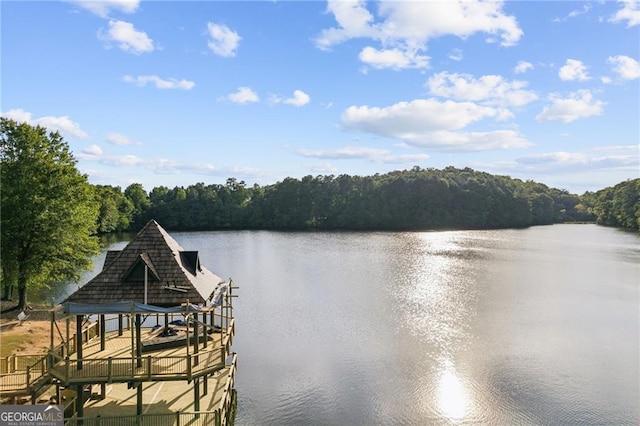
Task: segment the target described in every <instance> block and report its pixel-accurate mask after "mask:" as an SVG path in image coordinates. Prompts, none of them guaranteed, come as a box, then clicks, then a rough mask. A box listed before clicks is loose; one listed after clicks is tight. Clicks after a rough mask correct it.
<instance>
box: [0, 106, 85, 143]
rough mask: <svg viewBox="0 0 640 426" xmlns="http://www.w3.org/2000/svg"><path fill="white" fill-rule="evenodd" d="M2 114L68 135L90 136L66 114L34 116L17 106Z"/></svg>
mask: <svg viewBox="0 0 640 426" xmlns="http://www.w3.org/2000/svg"><path fill="white" fill-rule="evenodd" d="M2 116H3V117H6V118H10V119H12V120H15V121H19V122H26V123H29V124H31V125H40V126H42V127H46V128H47V129H49V130H52V131H58V132H60V133H62V134H63V135H66V136H74V137H76V138H79V139H86V138H88V137H89V135H88V134H87V132H85V131H84V130H82V129H81V128H80V125H79V124H78V123H77V122H75V121H73V120H71V119H70V118H69V117H68V116H66V115H64V116H60V117H54V116H45V117H40V118H33V117H32V115H31V113H30V112H28V111H25V110H23V109H21V108H17V109H11V110H9V111H5V112H3V113H2Z"/></svg>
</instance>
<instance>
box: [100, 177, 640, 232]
mask: <svg viewBox="0 0 640 426" xmlns="http://www.w3.org/2000/svg"><path fill="white" fill-rule="evenodd" d="M96 194H97V201H98V202H99V203H100V206H101V207H100V216H99V219H98V232H99V233H101V234H104V233H112V232H124V231H137V230H138V229H140V227H141V226H142V225H144V224H145V223H146V222H147V221H148V220H149V219H151V218H153V219H156V220H157V221H158V222H159V223H161V224H162V226H163V227H165V228H167V229H169V230H185V231H186V230H194V231H195V230H197V231H202V230H219V229H278V230H310V229H318V230H423V229H446V228H457V229H488V228H510V227H526V226H531V225H543V224H552V223H561V222H583V221H587V222H593V221H595V222H597V223H600V224H603V225H607V226H616V227H624V228H630V229H636V230H637V229H638V228H639V224H640V179H634V180H628V181H625V182H622V183H620V184H618V185H616V186H614V187H609V188H605V189H602V190H600V191H598V192H595V193H592V192H586V193H584V194H582V195H576V194H571V193H569V192H568V191H566V190H562V189H556V188H549V187H548V186H546V185H544V184H541V183H537V182H533V181H522V180H519V179H513V178H511V177H508V176H496V175H491V174H489V173H484V172H478V171H475V170H472V169H469V168H465V169H457V168H454V167H447V168H445V169H442V170H438V169H422V168H419V167H414V168H413V169H411V170H404V171H395V172H391V173H387V174H376V175H374V176H364V177H361V176H349V175H339V176H333V175H328V176H316V177H313V176H305V177H304V178H302V179H294V178H286V179H284V180H283V181H281V182H278V183H276V184H273V185H268V186H259V185H254V186H253V187H247V186H246V185H245V183H244V182H243V181H238V180H236V179H235V178H229V179H227V182H226V184H224V185H221V184H211V185H205V184H204V183H197V184H195V185H190V186H188V187H186V188H185V187H181V186H180V187H174V188H172V189H170V188H167V187H165V186H160V187H156V188H153V189H152V190H151V191H150V192H149V193H147V192H146V191H145V189H144V188H143V187H142V185H140V184H132V185H130V186H128V187H127V188H126V189H125V190H124V191H122V189H121V188H120V187H113V186H105V185H97V186H96Z"/></svg>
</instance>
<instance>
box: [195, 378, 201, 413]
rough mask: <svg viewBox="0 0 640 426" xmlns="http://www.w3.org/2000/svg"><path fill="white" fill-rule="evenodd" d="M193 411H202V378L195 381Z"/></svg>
mask: <svg viewBox="0 0 640 426" xmlns="http://www.w3.org/2000/svg"><path fill="white" fill-rule="evenodd" d="M193 411H200V378H197V379H194V380H193Z"/></svg>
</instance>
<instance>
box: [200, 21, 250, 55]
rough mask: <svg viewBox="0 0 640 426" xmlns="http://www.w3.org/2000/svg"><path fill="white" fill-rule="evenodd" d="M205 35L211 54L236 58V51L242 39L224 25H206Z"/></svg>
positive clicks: (210, 23)
mask: <svg viewBox="0 0 640 426" xmlns="http://www.w3.org/2000/svg"><path fill="white" fill-rule="evenodd" d="M207 33H208V35H209V41H208V43H207V45H208V46H209V49H211V51H212V52H213V53H215V54H216V55H219V56H223V57H226V58H231V57H234V56H236V51H237V50H238V47H239V46H240V40H242V37H240V36H239V35H238V33H237V32H235V31H233V30H232V29H230V28H229V27H227V26H226V25H224V24H214V23H212V22H209V23H208V24H207Z"/></svg>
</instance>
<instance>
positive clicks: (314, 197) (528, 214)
mask: <svg viewBox="0 0 640 426" xmlns="http://www.w3.org/2000/svg"><path fill="white" fill-rule="evenodd" d="M0 124H1V128H0V161H1V162H0V173H1V176H0V195H1V200H0V207H1V211H0V221H1V222H0V229H1V231H2V238H1V239H0V243H1V247H0V250H1V251H0V253H1V258H0V260H1V262H0V266H1V269H0V280H1V281H2V289H3V298H5V299H6V298H11V297H12V294H13V289H14V288H17V290H18V298H19V304H18V307H19V308H23V307H24V306H26V289H27V287H29V288H31V289H36V290H37V289H45V290H46V289H47V288H48V287H49V286H51V285H52V284H55V283H59V282H61V281H64V280H74V279H77V278H78V277H79V276H80V273H81V272H82V271H83V270H85V269H86V268H88V267H89V266H90V264H91V256H92V255H94V254H96V253H97V252H98V251H99V244H98V238H97V236H98V235H104V234H110V233H115V232H125V231H128V232H136V231H138V230H140V229H141V228H142V226H144V224H145V223H146V222H147V221H148V220H150V219H155V220H157V221H158V222H159V223H160V224H162V226H163V227H165V228H167V229H169V230H173V231H175V230H178V231H201V230H224V229H273V230H426V229H452V228H456V229H487V228H510V227H527V226H532V225H546V224H552V223H560V222H582V221H595V222H597V223H599V224H602V225H606V226H616V227H624V228H629V229H634V230H638V229H639V228H640V179H634V180H629V181H625V182H621V183H620V184H618V185H616V186H613V187H609V188H605V189H602V190H600V191H598V192H595V193H591V192H587V193H585V194H583V195H576V194H571V193H569V192H568V191H566V190H562V189H556V188H550V187H548V186H546V185H544V184H542V183H537V182H533V181H522V180H520V179H514V178H511V177H508V176H497V175H492V174H489V173H485V172H480V171H476V170H472V169H470V168H464V169H459V168H454V167H447V168H444V169H442V170H439V169H433V168H427V169H424V168H420V167H414V168H412V169H410V170H403V171H394V172H390V173H386V174H375V175H373V176H350V175H346V174H343V175H339V176H333V175H324V176H323V175H319V176H305V177H303V178H302V179H295V178H286V179H284V180H282V181H280V182H277V183H275V184H273V185H266V186H259V185H253V186H252V187H247V185H246V184H245V182H244V181H238V180H237V179H235V178H229V179H227V181H226V183H225V184H209V185H205V184H204V183H196V184H194V185H190V186H187V187H186V188H185V187H182V186H176V187H174V188H171V189H170V188H168V187H165V186H159V187H155V188H153V189H152V190H151V191H150V192H147V191H146V190H145V189H144V188H143V186H142V185H141V184H139V183H134V184H131V185H129V186H128V187H126V188H125V189H124V190H123V189H122V188H121V187H119V186H110V185H92V184H90V183H89V182H88V177H87V176H86V175H83V174H81V173H80V172H79V171H78V169H77V167H76V164H77V161H76V160H75V158H74V156H73V154H72V152H71V151H70V149H69V147H68V144H67V143H66V142H65V141H64V139H63V138H62V137H61V136H60V134H59V133H57V132H48V131H47V130H46V129H45V128H43V127H41V126H31V125H29V124H28V123H18V122H15V121H13V120H9V119H7V118H0Z"/></svg>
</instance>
